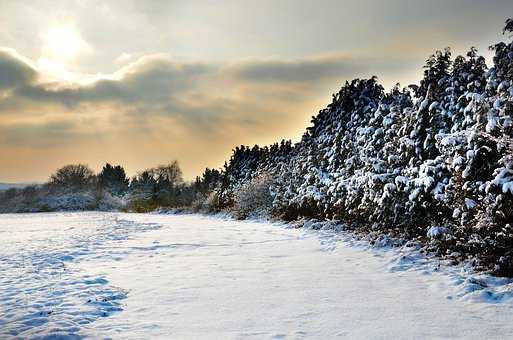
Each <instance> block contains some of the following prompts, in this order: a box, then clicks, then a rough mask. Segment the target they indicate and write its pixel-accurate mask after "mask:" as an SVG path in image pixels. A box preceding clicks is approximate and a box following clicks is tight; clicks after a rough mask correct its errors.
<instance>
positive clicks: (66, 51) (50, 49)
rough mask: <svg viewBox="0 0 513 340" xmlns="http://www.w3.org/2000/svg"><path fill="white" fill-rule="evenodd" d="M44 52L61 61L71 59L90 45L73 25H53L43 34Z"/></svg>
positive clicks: (85, 50) (86, 49)
mask: <svg viewBox="0 0 513 340" xmlns="http://www.w3.org/2000/svg"><path fill="white" fill-rule="evenodd" d="M43 40H44V47H43V54H45V55H46V56H47V57H49V58H51V59H58V60H59V61H61V62H64V61H70V60H72V59H74V58H76V57H77V56H78V55H79V54H80V53H82V52H87V51H88V50H89V49H90V47H89V45H88V44H87V43H86V42H85V41H84V39H82V37H81V36H80V33H79V32H78V31H77V30H76V29H75V27H73V26H71V25H59V26H54V27H51V28H50V29H49V30H48V31H47V32H46V34H45V35H44V36H43Z"/></svg>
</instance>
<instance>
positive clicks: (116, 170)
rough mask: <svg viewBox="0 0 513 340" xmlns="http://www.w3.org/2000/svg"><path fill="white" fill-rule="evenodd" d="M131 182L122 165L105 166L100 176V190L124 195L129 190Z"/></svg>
mask: <svg viewBox="0 0 513 340" xmlns="http://www.w3.org/2000/svg"><path fill="white" fill-rule="evenodd" d="M129 182H130V180H129V179H128V177H127V176H126V173H125V169H123V167H121V166H120V165H116V166H112V165H110V164H109V163H107V164H105V166H104V167H103V169H102V171H101V172H100V173H99V174H98V185H99V186H100V188H102V189H104V190H107V191H109V192H110V193H112V194H115V195H122V194H124V193H125V192H126V191H127V190H128V184H129Z"/></svg>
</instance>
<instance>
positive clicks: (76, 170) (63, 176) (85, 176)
mask: <svg viewBox="0 0 513 340" xmlns="http://www.w3.org/2000/svg"><path fill="white" fill-rule="evenodd" d="M94 180H95V176H94V172H93V171H92V170H91V169H90V168H89V167H88V166H87V165H84V164H70V165H65V166H63V167H62V168H60V169H58V170H57V171H56V172H55V173H54V174H53V175H51V176H50V185H51V186H53V187H57V188H59V189H83V188H85V187H87V186H89V185H91V184H92V183H93V182H94Z"/></svg>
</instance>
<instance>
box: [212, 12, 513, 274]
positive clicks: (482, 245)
mask: <svg viewBox="0 0 513 340" xmlns="http://www.w3.org/2000/svg"><path fill="white" fill-rule="evenodd" d="M504 33H507V34H511V33H513V20H511V19H510V20H508V21H507V22H506V27H505V29H504ZM490 48H491V50H492V51H494V53H495V55H494V57H493V64H492V65H491V67H488V65H487V64H486V62H485V59H484V58H483V57H482V56H480V55H479V54H478V51H477V50H476V49H475V48H471V49H470V50H469V51H468V53H467V54H466V55H464V56H456V57H455V58H454V57H453V56H452V53H451V50H450V49H449V48H447V49H444V50H442V51H437V52H436V53H434V54H433V55H431V56H430V57H429V58H428V59H427V61H426V64H425V66H424V69H423V78H422V80H421V81H420V83H419V84H417V85H410V86H408V87H405V88H401V87H400V86H399V85H397V86H395V87H394V88H393V89H392V90H391V91H385V90H384V88H383V86H382V85H380V84H379V83H378V81H377V79H376V78H375V77H374V78H371V79H355V80H353V81H351V82H346V84H345V85H344V86H343V87H342V88H341V89H340V91H339V92H338V93H336V94H334V95H333V101H332V102H331V103H330V104H329V105H328V106H327V107H326V108H325V109H323V110H321V111H319V113H318V115H316V116H315V117H312V121H311V123H312V124H311V126H310V127H308V128H307V130H306V132H305V133H304V135H303V137H302V139H301V141H300V142H298V143H296V144H295V145H291V144H290V143H288V142H282V143H281V144H276V145H274V146H272V147H271V148H261V147H258V146H255V147H253V148H248V147H239V148H236V149H235V150H234V152H233V155H232V157H231V159H230V160H229V162H228V163H227V164H226V165H225V168H224V170H223V172H222V179H221V183H220V184H219V189H218V190H217V191H216V195H217V196H216V197H217V199H216V200H212V201H216V202H217V204H218V205H217V206H218V207H219V208H221V209H232V210H234V211H235V213H236V214H237V215H238V216H240V217H246V216H248V215H250V214H252V213H255V212H266V213H268V214H270V215H271V216H277V217H279V218H282V219H286V220H296V219H301V218H314V219H319V220H337V221H340V222H342V223H345V224H347V225H348V226H351V227H353V228H357V229H358V230H360V231H365V232H368V233H373V234H381V235H383V234H392V235H396V236H399V237H402V238H405V239H410V240H416V241H419V242H421V243H422V244H424V245H425V250H426V251H429V252H437V253H438V254H440V255H441V256H443V257H447V258H449V259H453V260H454V261H457V262H460V261H463V260H467V261H470V262H472V263H473V265H474V266H475V267H476V268H477V269H480V270H488V271H491V272H493V273H495V274H497V275H505V276H513V120H512V119H513V44H512V43H511V42H509V43H505V42H500V43H497V44H495V45H493V46H491V47H490Z"/></svg>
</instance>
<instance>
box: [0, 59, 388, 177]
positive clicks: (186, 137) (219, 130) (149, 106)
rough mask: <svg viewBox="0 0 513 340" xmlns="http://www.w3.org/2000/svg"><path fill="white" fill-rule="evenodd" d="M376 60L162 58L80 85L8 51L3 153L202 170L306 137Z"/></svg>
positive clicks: (0, 125) (0, 128)
mask: <svg viewBox="0 0 513 340" xmlns="http://www.w3.org/2000/svg"><path fill="white" fill-rule="evenodd" d="M391 63H393V64H394V65H395V64H397V61H396V60H394V61H391ZM367 64H372V59H371V58H359V59H355V58H348V57H347V56H344V55H342V54H331V55H324V56H314V57H305V58H300V59H279V58H274V59H269V58H267V59H245V60H241V61H237V62H230V63H215V62H210V63H201V62H184V61H177V60H175V59H173V58H171V57H170V56H168V55H165V54H157V55H148V56H143V57H141V58H139V59H137V60H136V61H134V62H133V63H130V64H128V65H126V66H124V67H121V68H120V69H118V70H117V71H115V72H113V73H111V74H106V75H91V74H88V75H84V79H86V80H87V81H83V82H80V81H75V79H77V78H80V74H74V75H73V78H70V79H60V80H59V79H55V78H53V79H51V80H49V79H50V78H49V77H48V75H47V74H45V70H42V69H38V68H37V66H33V65H34V64H33V63H32V62H31V61H30V60H29V59H27V58H25V57H23V56H21V55H19V54H17V53H15V52H14V51H12V50H9V52H5V53H3V54H0V65H3V66H2V67H3V69H2V70H8V71H7V72H8V73H7V72H6V73H5V74H9V78H8V79H9V80H8V81H6V80H4V81H3V83H2V84H4V85H3V87H4V88H5V89H8V91H5V93H4V95H3V97H2V96H0V117H2V122H0V135H1V137H0V149H2V148H3V149H4V151H6V150H20V152H21V150H23V151H24V152H25V154H26V156H24V157H34V158H35V159H40V158H48V157H50V156H51V157H52V159H55V158H57V159H59V160H60V159H61V158H62V159H63V160H62V161H60V162H67V163H69V162H74V161H83V162H87V163H90V164H92V165H93V166H94V165H95V164H96V165H98V166H100V165H101V162H102V161H113V162H114V161H116V157H119V159H118V160H117V162H120V163H124V164H127V165H128V167H129V169H132V171H135V170H138V169H140V168H144V167H148V166H151V165H153V164H154V163H160V162H162V161H165V160H166V159H164V160H163V157H166V158H169V159H174V158H177V159H178V160H179V161H181V163H182V165H183V167H184V171H185V173H188V174H191V175H192V174H197V173H198V172H199V171H201V168H202V167H205V166H210V167H212V166H217V165H220V164H222V161H223V160H224V159H225V158H226V157H228V154H229V152H230V150H231V148H232V147H233V145H237V144H254V143H258V144H268V143H271V142H274V141H275V140H278V139H281V138H299V136H300V135H301V133H302V131H303V129H304V127H305V126H306V125H307V124H308V121H309V119H310V117H311V115H312V113H315V112H316V110H317V109H320V108H322V107H323V106H324V105H325V104H326V101H328V100H329V99H330V94H331V92H333V91H336V90H337V87H338V86H339V85H340V84H341V83H342V82H343V81H345V80H347V79H350V78H353V77H355V76H365V75H364V73H368V72H369V69H368V68H367V67H366V65H367ZM6 79H7V78H6ZM79 80H80V79H79ZM70 150H73V151H74V152H71V151H70ZM27 155H30V156H27ZM58 155H63V156H62V157H58ZM64 155H66V157H64ZM40 161H41V162H43V160H42V159H41V160H40ZM125 161H126V162H127V163H125ZM95 162H97V163H95ZM4 163H6V162H4ZM32 163H34V164H36V163H37V162H36V161H35V160H34V161H32ZM99 163H100V164H99ZM0 164H2V161H0ZM58 165H60V163H59V164H57V165H56V166H58ZM130 166H131V168H130Z"/></svg>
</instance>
